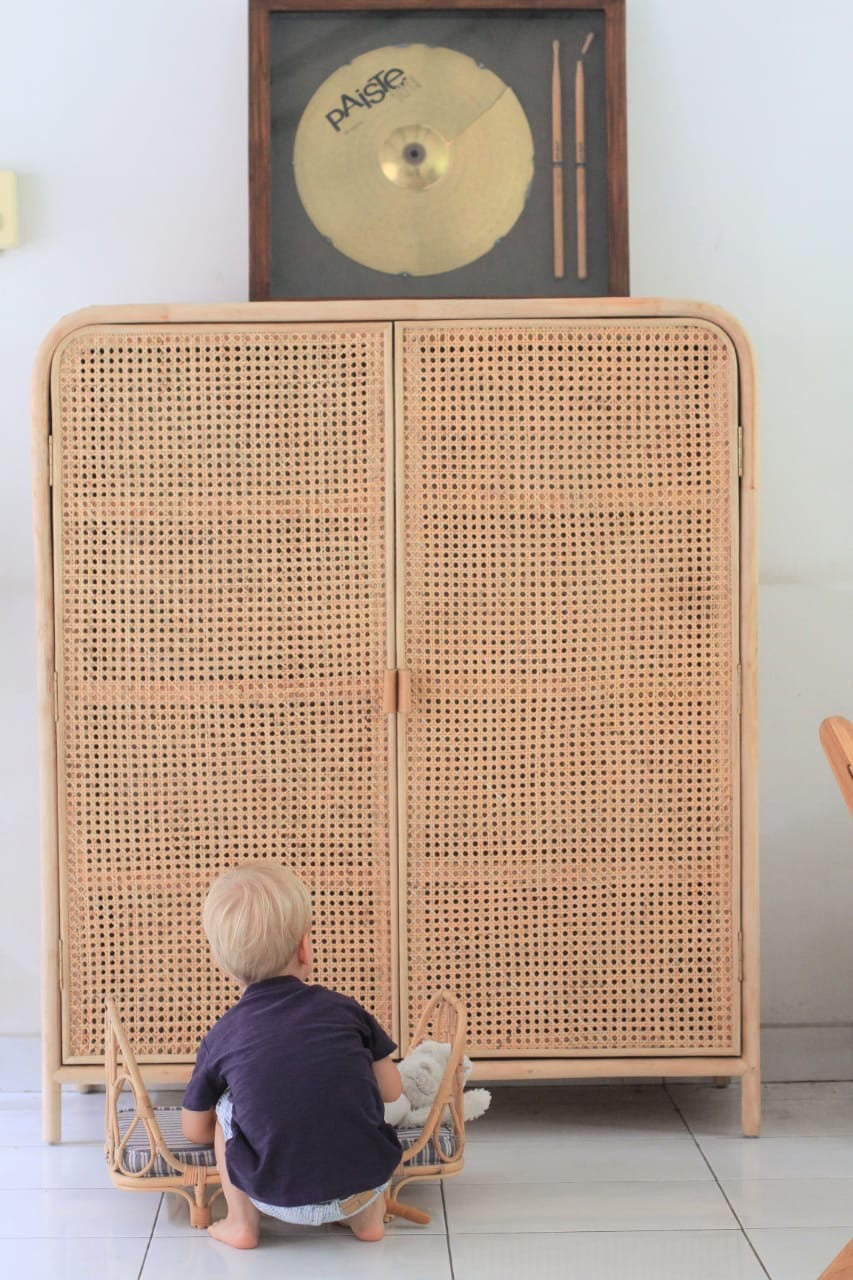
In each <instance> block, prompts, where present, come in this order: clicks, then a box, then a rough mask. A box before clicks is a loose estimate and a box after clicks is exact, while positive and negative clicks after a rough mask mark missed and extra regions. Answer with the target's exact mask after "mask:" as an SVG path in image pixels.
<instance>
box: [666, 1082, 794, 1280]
mask: <svg viewBox="0 0 853 1280" xmlns="http://www.w3.org/2000/svg"><path fill="white" fill-rule="evenodd" d="M663 1091H664V1093H665V1094H666V1096H667V1097H668V1098H669V1100H670V1102H671V1103H672V1106H673V1109H674V1111H675V1114H676V1115H677V1116H678V1118H679V1119H680V1120H681V1123H682V1124H683V1125H684V1127H685V1129H686V1130H687V1132H688V1133H689V1134H690V1137H691V1138H692V1139H693V1145H694V1146H695V1148H696V1150H697V1151H698V1152H699V1154H700V1156H701V1157H702V1159H703V1160H704V1161H705V1164H706V1165H707V1166H708V1171H709V1173H710V1174H711V1177H712V1178H713V1179H714V1182H715V1184H716V1186H717V1187H718V1188H719V1191H720V1195H721V1196H722V1197H723V1199H724V1200H725V1202H726V1204H727V1205H728V1206H729V1208H730V1209H731V1211H732V1217H733V1218H734V1220H735V1222H736V1223H737V1224H738V1226H739V1227H740V1232H741V1235H742V1236H743V1238H744V1240H745V1241H746V1243H747V1244H748V1245H749V1247H750V1249H751V1251H752V1253H753V1254H754V1256H755V1260H756V1262H757V1263H758V1265H759V1266H760V1267H761V1270H762V1271H763V1272H764V1274H765V1275H766V1276H767V1280H773V1277H772V1276H771V1274H770V1272H769V1271H768V1270H767V1268H766V1267H765V1265H764V1262H763V1260H762V1258H761V1256H760V1254H759V1253H758V1250H757V1249H756V1247H755V1245H754V1244H753V1243H752V1241H751V1240H750V1238H749V1236H748V1235H747V1233H746V1229H745V1227H744V1225H743V1223H742V1222H741V1220H740V1218H739V1217H738V1215H737V1212H736V1211H735V1207H734V1205H733V1204H732V1202H731V1200H730V1199H729V1197H728V1196H727V1195H726V1193H725V1190H724V1189H723V1186H722V1183H721V1182H720V1180H719V1178H718V1177H717V1175H716V1173H715V1172H714V1168H713V1165H712V1164H711V1162H710V1160H709V1159H708V1157H707V1156H706V1155H705V1152H704V1151H703V1150H702V1148H701V1146H700V1145H699V1143H698V1142H697V1140H696V1134H695V1133H694V1132H693V1130H692V1129H691V1128H690V1125H689V1124H688V1123H687V1119H686V1117H685V1115H684V1112H683V1111H682V1110H681V1108H680V1107H679V1105H678V1103H677V1102H676V1100H675V1098H674V1097H673V1096H672V1094H671V1093H670V1091H669V1085H668V1084H667V1082H666V1081H665V1080H664V1082H663Z"/></svg>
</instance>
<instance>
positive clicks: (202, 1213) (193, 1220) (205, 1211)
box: [190, 1201, 212, 1229]
mask: <svg viewBox="0 0 853 1280" xmlns="http://www.w3.org/2000/svg"><path fill="white" fill-rule="evenodd" d="M211 1221H212V1217H211V1213H210V1205H209V1204H198V1203H196V1202H195V1201H191V1202H190V1226H191V1227H198V1228H199V1229H202V1228H204V1227H209V1226H210V1224H211Z"/></svg>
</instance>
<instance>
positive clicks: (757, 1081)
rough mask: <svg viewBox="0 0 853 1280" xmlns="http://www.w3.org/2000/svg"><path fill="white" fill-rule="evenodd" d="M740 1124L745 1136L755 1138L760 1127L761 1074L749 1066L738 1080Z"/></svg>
mask: <svg viewBox="0 0 853 1280" xmlns="http://www.w3.org/2000/svg"><path fill="white" fill-rule="evenodd" d="M740 1107H741V1124H742V1126H743V1136H744V1137H745V1138H757V1137H758V1134H759V1131H760V1129H761V1076H760V1074H759V1071H758V1067H750V1069H749V1071H747V1073H746V1075H744V1076H742V1077H741V1082H740Z"/></svg>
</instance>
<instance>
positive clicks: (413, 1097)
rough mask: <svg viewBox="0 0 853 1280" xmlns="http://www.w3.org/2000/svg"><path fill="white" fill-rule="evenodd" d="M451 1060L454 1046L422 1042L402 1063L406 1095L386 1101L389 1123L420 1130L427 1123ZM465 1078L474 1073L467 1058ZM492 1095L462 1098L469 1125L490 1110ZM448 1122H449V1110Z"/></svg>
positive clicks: (477, 1092)
mask: <svg viewBox="0 0 853 1280" xmlns="http://www.w3.org/2000/svg"><path fill="white" fill-rule="evenodd" d="M449 1057H450V1045H449V1044H441V1043H439V1042H438V1041H436V1040H422V1041H421V1043H420V1044H419V1045H417V1046H416V1048H414V1049H413V1050H412V1052H411V1053H410V1054H409V1055H408V1057H406V1058H403V1060H402V1061H401V1063H400V1076H401V1079H402V1081H403V1092H402V1094H401V1095H400V1097H399V1098H398V1099H397V1101H396V1102H386V1104H385V1120H386V1122H387V1123H388V1124H392V1125H394V1126H395V1128H398V1129H402V1128H418V1127H420V1126H422V1125H423V1124H424V1122H425V1121H426V1119H427V1117H428V1115H429V1113H430V1108H431V1106H432V1104H433V1099H434V1098H435V1095H436V1093H437V1092H438V1087H439V1085H440V1084H441V1079H442V1076H443V1075H444V1072H445V1068H446V1067H447V1059H448V1058H449ZM463 1066H464V1071H465V1079H466V1080H467V1079H468V1077H469V1076H470V1074H471V1071H472V1067H473V1064H472V1062H471V1059H470V1058H464V1059H463ZM491 1100H492V1095H491V1094H490V1093H489V1091H488V1089H468V1090H466V1092H465V1093H463V1095H462V1104H463V1112H464V1118H465V1121H466V1123H467V1122H468V1121H469V1120H476V1119H478V1118H479V1117H480V1116H481V1115H483V1114H484V1113H485V1112H486V1111H487V1110H488V1109H489V1103H490V1102H491ZM443 1118H444V1119H448V1118H449V1117H448V1112H447V1109H445V1113H444V1117H443Z"/></svg>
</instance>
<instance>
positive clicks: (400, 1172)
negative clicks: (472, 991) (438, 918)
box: [386, 991, 465, 1224]
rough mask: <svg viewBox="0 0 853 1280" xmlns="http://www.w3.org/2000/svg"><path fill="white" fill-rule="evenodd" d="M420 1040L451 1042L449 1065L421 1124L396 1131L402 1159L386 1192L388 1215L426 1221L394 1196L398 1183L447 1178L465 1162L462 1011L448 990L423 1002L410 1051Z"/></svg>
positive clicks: (416, 1210) (420, 1221) (419, 1221)
mask: <svg viewBox="0 0 853 1280" xmlns="http://www.w3.org/2000/svg"><path fill="white" fill-rule="evenodd" d="M423 1040H437V1041H438V1042H439V1043H442V1044H449V1045H450V1053H449V1055H448V1059H447V1066H446V1067H445V1070H444V1075H443V1076H442V1079H441V1084H440V1085H439V1088H438V1092H437V1093H436V1095H435V1098H434V1100H433V1104H432V1107H431V1109H430V1113H429V1115H428V1116H427V1119H426V1121H425V1123H424V1126H423V1128H422V1129H401V1130H400V1131H399V1137H400V1142H401V1143H402V1145H403V1147H404V1152H403V1158H402V1160H401V1161H400V1165H399V1167H398V1169H397V1171H396V1173H395V1175H394V1178H393V1180H392V1185H391V1190H390V1193H389V1194H388V1195H387V1196H386V1207H387V1210H388V1214H389V1215H394V1216H397V1217H401V1218H407V1219H408V1220H409V1221H410V1222H418V1223H421V1224H425V1223H427V1222H429V1220H430V1215H429V1214H428V1213H425V1212H424V1211H423V1210H422V1209H413V1208H412V1207H411V1206H410V1205H406V1204H401V1203H400V1201H399V1200H398V1199H397V1194H398V1193H399V1191H400V1190H401V1188H402V1187H405V1186H408V1185H409V1184H410V1183H413V1182H418V1181H420V1180H432V1181H435V1179H437V1178H448V1177H450V1176H451V1175H452V1174H454V1173H460V1172H461V1170H462V1167H463V1164H464V1159H463V1156H464V1151H465V1116H464V1111H463V1103H462V1091H463V1088H464V1085H465V1068H464V1058H465V1010H464V1007H463V1006H462V1005H461V1004H460V1002H459V1001H458V1000H457V999H456V998H455V997H454V996H452V995H449V994H448V993H447V992H446V991H441V992H439V993H438V995H435V996H433V997H432V999H431V1000H430V1001H429V1003H428V1004H427V1007H426V1008H425V1009H424V1011H423V1013H422V1015H421V1019H420V1021H419V1022H418V1025H417V1026H416V1027H415V1030H414V1033H413V1035H412V1039H411V1043H410V1044H409V1052H411V1051H412V1049H414V1048H415V1047H416V1046H417V1045H419V1044H420V1043H421V1041H423Z"/></svg>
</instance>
